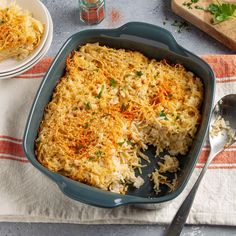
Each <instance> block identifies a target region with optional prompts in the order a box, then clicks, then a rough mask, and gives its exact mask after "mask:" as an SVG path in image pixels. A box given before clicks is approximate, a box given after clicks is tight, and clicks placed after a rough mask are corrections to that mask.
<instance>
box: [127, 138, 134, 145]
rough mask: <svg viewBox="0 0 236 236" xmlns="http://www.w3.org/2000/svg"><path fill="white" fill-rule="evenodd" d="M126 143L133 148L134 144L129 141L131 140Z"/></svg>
mask: <svg viewBox="0 0 236 236" xmlns="http://www.w3.org/2000/svg"><path fill="white" fill-rule="evenodd" d="M126 142H127V144H128V145H131V146H133V145H134V143H133V142H132V141H131V140H129V139H128V140H127V141H126Z"/></svg>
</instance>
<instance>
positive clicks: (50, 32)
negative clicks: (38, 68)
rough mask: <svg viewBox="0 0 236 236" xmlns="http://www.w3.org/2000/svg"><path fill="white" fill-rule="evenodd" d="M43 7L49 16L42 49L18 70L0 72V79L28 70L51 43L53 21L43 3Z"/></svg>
mask: <svg viewBox="0 0 236 236" xmlns="http://www.w3.org/2000/svg"><path fill="white" fill-rule="evenodd" d="M41 4H42V3H41ZM42 5H43V4H42ZM43 7H44V8H45V9H46V12H47V14H48V17H49V35H48V38H47V41H46V43H45V45H44V47H43V49H42V50H41V51H40V52H39V54H38V55H37V56H36V57H35V58H34V59H33V60H32V61H31V62H30V63H28V64H27V65H25V66H24V67H22V68H20V69H19V70H17V71H13V72H11V73H6V74H4V75H1V74H0V79H8V78H11V77H15V76H17V75H19V74H22V73H23V72H25V71H27V70H29V69H30V68H31V67H33V66H34V65H35V64H37V63H38V62H39V61H40V59H42V57H43V56H44V55H45V54H46V53H47V51H48V49H49V48H50V46H51V43H52V38H53V22H52V18H51V15H50V13H49V11H48V10H47V8H46V7H45V6H44V5H43Z"/></svg>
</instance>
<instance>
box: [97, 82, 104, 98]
mask: <svg viewBox="0 0 236 236" xmlns="http://www.w3.org/2000/svg"><path fill="white" fill-rule="evenodd" d="M103 90H104V85H102V87H101V89H100V91H99V93H98V95H97V98H98V99H100V98H101V97H102V92H103Z"/></svg>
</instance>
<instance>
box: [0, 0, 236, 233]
mask: <svg viewBox="0 0 236 236" xmlns="http://www.w3.org/2000/svg"><path fill="white" fill-rule="evenodd" d="M42 2H43V3H44V4H45V5H46V7H47V8H48V10H49V12H50V14H51V16H52V19H53V24H54V36H53V37H54V38H53V42H52V45H51V48H50V50H49V51H48V53H47V56H55V55H56V53H57V52H58V50H59V49H60V47H61V46H62V44H63V43H64V42H65V40H66V39H67V38H68V37H69V36H71V35H72V34H74V33H76V32H78V31H81V30H83V29H88V28H116V27H119V26H121V25H123V24H124V23H127V22H130V21H142V22H148V23H152V24H155V25H158V26H161V27H164V28H166V29H167V30H169V31H170V32H171V33H172V34H173V36H174V37H175V39H176V40H177V42H178V43H179V44H180V45H182V46H184V47H185V48H186V49H188V50H189V51H191V52H193V53H195V54H198V55H204V54H233V53H234V52H233V51H232V50H230V49H228V48H226V47H225V46H223V45H222V44H220V43H219V42H217V41H216V40H215V39H213V38H211V37H210V36H209V35H207V34H205V33H204V32H202V31H200V30H199V29H197V28H196V27H194V26H192V25H190V24H188V26H187V28H183V29H182V31H181V32H180V33H179V32H178V27H176V26H173V25H172V24H173V23H174V22H175V21H176V20H177V21H178V22H181V21H183V20H182V19H181V18H180V17H178V16H176V15H175V14H174V13H172V11H171V1H170V0H146V1H144V0H135V1H134V0H117V1H114V0H107V1H106V17H105V19H104V20H103V21H102V22H101V23H100V24H99V25H95V26H87V25H84V24H82V23H81V22H80V21H79V11H78V1H77V0H67V1H63V0H42ZM163 231H164V227H163V226H159V225H73V224H42V223H0V235H1V236H13V235H14V236H15V235H22V236H32V235H34V236H53V235H57V236H67V235H68V236H73V235H83V236H87V235H96V236H97V235H101V236H103V235H114V236H118V235H127V236H132V235H135V236H141V235H142V236H144V235H145V236H146V235H148V236H152V235H153V236H154V235H161V234H162V232H163ZM181 235H186V236H187V235H189V236H190V235H192V236H200V235H209V236H211V235H212V236H213V235H214V236H216V235H222V236H223V235H225V236H229V235H230V236H231V235H236V227H225V226H186V227H185V228H184V231H183V233H182V234H181Z"/></svg>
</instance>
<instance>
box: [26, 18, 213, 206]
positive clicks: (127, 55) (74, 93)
mask: <svg viewBox="0 0 236 236" xmlns="http://www.w3.org/2000/svg"><path fill="white" fill-rule="evenodd" d="M141 31H142V34H140V32H141ZM213 95H214V75H213V73H212V71H211V69H210V67H209V66H208V65H207V64H206V63H205V62H204V61H202V60H201V59H200V58H198V57H196V56H194V55H193V54H191V53H189V52H188V51H187V50H185V49H183V48H182V47H181V46H179V45H178V44H177V43H176V42H175V40H174V39H173V37H172V36H171V34H170V33H169V32H168V31H166V30H163V29H161V28H159V27H156V26H152V25H149V24H145V23H136V22H134V23H128V24H126V25H124V26H123V27H121V28H118V29H114V30H88V31H82V32H80V33H77V34H75V35H73V36H72V37H71V38H70V39H69V40H68V41H67V42H66V43H65V45H64V46H63V47H62V49H61V50H60V52H59V54H58V55H57V57H56V59H55V60H54V62H53V64H52V66H51V68H50V69H49V71H48V73H47V74H46V76H45V78H44V80H43V82H42V84H41V87H40V89H39V91H38V94H37V96H36V99H35V102H34V105H33V107H32V111H31V114H30V116H29V120H28V124H27V127H26V132H25V137H24V150H25V153H26V156H27V157H28V159H29V160H30V162H31V163H32V164H33V165H34V166H35V167H36V168H38V169H39V170H41V171H42V172H43V173H45V174H46V175H47V176H49V177H50V178H51V179H53V180H54V181H56V183H57V184H58V185H59V187H60V188H61V190H62V191H63V192H64V193H65V194H67V195H68V196H70V197H72V198H74V199H76V200H79V201H82V202H85V203H89V204H92V205H96V206H101V207H114V206H118V205H122V204H127V203H158V202H163V201H168V200H171V199H173V198H174V197H176V196H177V195H178V194H179V193H180V192H181V191H182V189H183V188H184V186H185V184H186V182H187V180H188V178H189V176H190V174H191V172H192V170H193V167H194V165H195V163H196V160H197V157H198V155H199V152H200V149H201V146H202V144H203V142H204V138H205V136H206V130H207V127H208V124H209V116H210V111H211V109H212V102H213ZM40 163H41V164H40ZM68 177H69V178H68ZM163 186H164V187H163ZM107 190H109V191H107Z"/></svg>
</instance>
